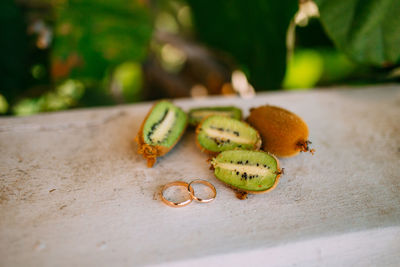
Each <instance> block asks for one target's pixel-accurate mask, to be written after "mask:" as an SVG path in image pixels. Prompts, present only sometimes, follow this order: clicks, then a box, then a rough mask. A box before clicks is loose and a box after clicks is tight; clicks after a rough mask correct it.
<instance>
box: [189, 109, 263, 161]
mask: <svg viewBox="0 0 400 267" xmlns="http://www.w3.org/2000/svg"><path fill="white" fill-rule="evenodd" d="M196 142H197V144H198V146H199V147H200V149H201V150H202V151H204V152H207V153H210V154H216V153H219V152H221V151H226V150H232V149H237V148H240V149H245V150H254V149H259V148H260V147H261V138H260V135H259V134H258V132H257V131H256V130H255V129H253V128H252V127H250V126H249V125H248V124H247V123H245V122H242V121H239V120H236V119H232V118H228V117H224V116H210V117H207V118H205V119H204V120H203V121H202V122H201V123H200V124H199V125H198V126H197V128H196Z"/></svg>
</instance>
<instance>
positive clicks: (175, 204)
mask: <svg viewBox="0 0 400 267" xmlns="http://www.w3.org/2000/svg"><path fill="white" fill-rule="evenodd" d="M193 184H203V185H205V186H207V187H209V188H210V189H211V190H212V192H213V195H212V196H211V197H210V198H206V199H202V198H199V197H197V196H196V195H195V192H194V189H193V187H192V185H193ZM173 186H182V187H184V188H186V189H187V190H188V191H189V198H188V199H186V200H184V201H182V202H173V201H170V200H168V199H166V198H165V196H164V192H165V190H167V188H170V187H173ZM216 196H217V190H216V189H215V187H214V186H213V185H212V184H211V183H210V182H207V181H205V180H201V179H196V180H193V181H191V182H190V183H189V184H188V183H186V182H183V181H175V182H171V183H168V184H166V185H164V187H163V188H162V190H161V200H162V202H164V203H165V204H167V205H168V206H170V207H173V208H180V207H184V206H187V205H189V204H190V202H192V200H193V199H194V200H196V201H198V202H202V203H207V202H211V201H213V200H214V199H215V197H216Z"/></svg>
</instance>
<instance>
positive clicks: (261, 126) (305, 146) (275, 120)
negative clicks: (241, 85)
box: [247, 105, 314, 157]
mask: <svg viewBox="0 0 400 267" xmlns="http://www.w3.org/2000/svg"><path fill="white" fill-rule="evenodd" d="M247 122H248V123H249V124H250V125H251V126H253V127H254V128H255V129H256V130H257V131H258V132H259V133H260V135H261V138H262V144H263V147H262V148H263V150H264V151H267V152H269V153H272V154H274V155H275V156H277V157H291V156H295V155H297V154H298V153H299V152H307V151H309V152H311V153H314V149H310V147H309V145H310V144H311V142H310V141H309V140H308V127H307V124H306V123H305V122H304V121H303V120H302V119H301V118H300V117H299V116H297V115H296V114H294V113H292V112H290V111H288V110H286V109H283V108H280V107H276V106H269V105H266V106H261V107H258V108H253V109H251V110H250V116H249V117H248V118H247Z"/></svg>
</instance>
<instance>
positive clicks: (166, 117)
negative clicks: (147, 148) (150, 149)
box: [143, 101, 187, 147]
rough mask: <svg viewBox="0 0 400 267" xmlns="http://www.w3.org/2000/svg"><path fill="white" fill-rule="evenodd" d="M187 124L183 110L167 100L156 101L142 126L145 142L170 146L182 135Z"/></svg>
mask: <svg viewBox="0 0 400 267" xmlns="http://www.w3.org/2000/svg"><path fill="white" fill-rule="evenodd" d="M186 124H187V116H186V114H185V112H183V110H181V109H180V108H179V107H177V106H175V105H174V104H172V103H170V102H168V101H160V102H158V103H157V104H156V105H155V106H154V107H153V109H152V111H151V113H150V115H149V116H148V118H147V120H146V122H145V124H144V127H143V139H144V141H145V143H147V144H149V145H153V146H164V147H171V146H172V145H174V144H175V143H176V141H177V139H179V137H180V136H181V135H182V132H183V131H184V130H185V127H186Z"/></svg>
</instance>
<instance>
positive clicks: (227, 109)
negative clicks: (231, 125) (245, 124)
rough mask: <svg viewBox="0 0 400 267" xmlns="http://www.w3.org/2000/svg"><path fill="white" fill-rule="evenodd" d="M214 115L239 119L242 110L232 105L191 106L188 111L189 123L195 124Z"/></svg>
mask: <svg viewBox="0 0 400 267" xmlns="http://www.w3.org/2000/svg"><path fill="white" fill-rule="evenodd" d="M215 115H218V116H225V117H230V118H233V119H237V120H241V119H242V110H241V109H239V108H237V107H234V106H223V107H201V108H192V109H191V110H189V113H188V116H189V124H190V125H192V126H197V125H198V124H199V123H200V122H201V121H202V120H203V119H204V118H205V117H208V116H215Z"/></svg>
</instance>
